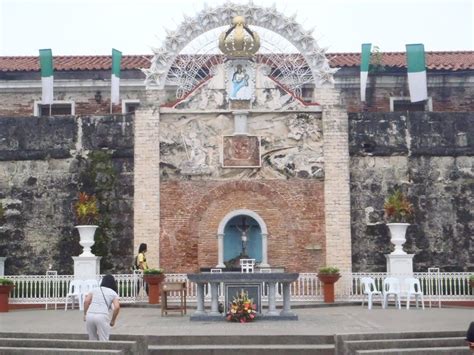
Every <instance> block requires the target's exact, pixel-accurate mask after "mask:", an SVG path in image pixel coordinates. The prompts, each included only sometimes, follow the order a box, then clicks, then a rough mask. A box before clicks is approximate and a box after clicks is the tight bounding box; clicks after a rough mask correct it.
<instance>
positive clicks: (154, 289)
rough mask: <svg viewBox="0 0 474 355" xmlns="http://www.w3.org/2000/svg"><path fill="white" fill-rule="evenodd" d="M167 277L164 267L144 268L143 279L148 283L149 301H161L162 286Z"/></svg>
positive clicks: (155, 302)
mask: <svg viewBox="0 0 474 355" xmlns="http://www.w3.org/2000/svg"><path fill="white" fill-rule="evenodd" d="M164 279H165V274H164V270H163V269H146V270H143V281H145V282H146V283H147V284H148V287H149V290H148V303H149V304H157V303H160V287H161V283H162V282H163V280H164Z"/></svg>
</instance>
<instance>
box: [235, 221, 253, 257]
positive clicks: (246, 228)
mask: <svg viewBox="0 0 474 355" xmlns="http://www.w3.org/2000/svg"><path fill="white" fill-rule="evenodd" d="M245 220H246V218H245V217H242V224H241V225H240V226H239V225H238V224H236V225H235V226H236V227H237V229H238V230H239V231H240V233H242V234H241V236H240V238H241V239H242V256H247V240H248V238H247V232H248V231H249V229H250V226H249V225H247V224H246V223H245ZM241 227H242V228H241Z"/></svg>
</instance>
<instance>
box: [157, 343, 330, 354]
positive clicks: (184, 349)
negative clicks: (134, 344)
mask: <svg viewBox="0 0 474 355" xmlns="http://www.w3.org/2000/svg"><path fill="white" fill-rule="evenodd" d="M244 344H245V343H242V344H233V345H168V346H162V345H150V346H149V347H148V354H150V355H152V354H157V355H158V354H159V355H168V354H170V355H181V354H184V355H190V354H193V355H233V354H235V355H242V354H245V355H265V354H269V355H270V354H272V355H287V354H298V355H310V354H311V355H334V354H335V352H334V351H335V349H334V345H331V344H322V345H315V344H304V345H297V344H291V345H283V344H277V345H274V344H266V345H263V344H262V345H246V344H245V345H244Z"/></svg>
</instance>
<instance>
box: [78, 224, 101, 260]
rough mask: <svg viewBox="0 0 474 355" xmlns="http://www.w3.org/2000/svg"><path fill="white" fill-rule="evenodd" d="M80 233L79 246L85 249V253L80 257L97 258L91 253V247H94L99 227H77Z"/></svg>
mask: <svg viewBox="0 0 474 355" xmlns="http://www.w3.org/2000/svg"><path fill="white" fill-rule="evenodd" d="M75 228H77V231H78V232H79V238H80V240H79V244H80V245H81V246H82V247H83V248H84V250H83V252H82V254H81V255H79V256H95V255H94V254H92V252H91V247H92V246H93V245H94V235H95V230H96V229H97V226H94V225H82V226H76V227H75Z"/></svg>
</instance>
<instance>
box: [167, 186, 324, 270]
mask: <svg viewBox="0 0 474 355" xmlns="http://www.w3.org/2000/svg"><path fill="white" fill-rule="evenodd" d="M323 190H324V184H323V183H322V182H320V181H314V180H303V179H292V180H240V181H212V180H207V181H162V182H161V187H160V205H161V206H160V210H161V216H160V223H161V235H160V266H161V267H163V268H164V269H165V270H166V271H167V272H180V273H182V272H195V271H197V270H199V268H200V267H215V265H217V254H218V251H217V229H218V226H219V223H220V222H221V220H222V219H223V218H224V217H225V216H226V215H227V214H228V213H230V212H232V211H234V210H236V209H249V210H252V211H254V212H256V213H257V214H258V215H260V217H262V219H263V220H264V221H265V223H266V225H267V229H268V263H269V264H270V266H272V267H278V266H284V267H285V268H286V270H287V271H290V272H315V271H316V270H317V269H318V268H319V267H320V266H323V265H324V260H325V254H324V250H325V237H324V230H325V226H324V200H323V196H324V191H323ZM314 245H318V246H319V247H320V249H317V248H316V249H315V248H312V249H311V248H308V246H314Z"/></svg>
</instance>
